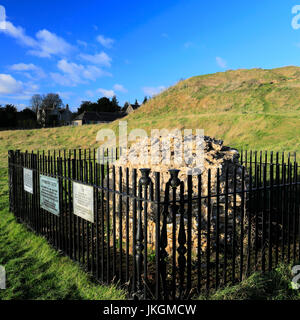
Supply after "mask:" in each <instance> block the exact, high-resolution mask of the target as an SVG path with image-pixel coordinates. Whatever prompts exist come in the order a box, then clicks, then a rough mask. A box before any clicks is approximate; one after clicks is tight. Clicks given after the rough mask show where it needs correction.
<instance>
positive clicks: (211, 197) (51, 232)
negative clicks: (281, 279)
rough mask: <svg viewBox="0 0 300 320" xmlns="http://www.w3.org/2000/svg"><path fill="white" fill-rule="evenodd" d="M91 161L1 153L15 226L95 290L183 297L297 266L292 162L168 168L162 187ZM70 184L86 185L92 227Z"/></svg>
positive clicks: (155, 177) (298, 186)
mask: <svg viewBox="0 0 300 320" xmlns="http://www.w3.org/2000/svg"><path fill="white" fill-rule="evenodd" d="M111 154H112V152H111ZM115 154H116V155H117V156H118V155H119V154H120V152H119V151H118V150H117V151H115ZM96 159H97V152H96V150H72V151H68V152H67V151H51V152H50V151H49V152H47V153H45V152H37V153H34V152H31V153H28V152H24V153H23V152H20V151H18V150H17V151H9V162H8V165H9V186H10V189H9V190H10V192H9V199H10V210H11V211H12V212H13V213H14V215H15V216H16V218H17V219H18V221H20V222H22V223H24V224H26V225H27V226H28V227H30V228H31V229H32V230H33V231H35V232H36V233H37V234H40V235H43V236H45V237H46V238H47V240H48V241H49V242H50V243H51V244H52V245H53V246H54V247H55V248H57V249H58V250H60V251H61V252H63V253H64V254H66V255H68V256H69V257H70V258H71V259H73V260H75V261H78V262H79V263H80V264H81V265H82V266H83V267H84V268H85V270H86V271H88V272H90V273H91V274H92V275H93V276H94V277H95V278H96V279H97V280H99V281H100V282H101V283H112V282H113V283H118V284H119V285H120V286H121V287H122V288H126V289H127V290H128V292H129V296H130V297H132V298H138V299H190V298H193V297H196V296H197V295H198V294H200V293H202V292H209V291H211V290H214V289H217V288H220V287H222V286H224V285H226V284H230V283H236V282H238V281H241V280H242V279H243V278H244V277H247V276H249V275H250V274H251V273H252V272H254V271H257V270H260V271H262V272H264V271H267V270H272V269H273V268H274V267H275V266H276V265H277V264H278V263H279V262H280V261H285V262H288V263H290V262H293V263H296V262H297V261H300V248H299V243H300V242H299V240H300V218H299V214H300V211H299V208H300V205H299V202H300V201H299V200H300V182H299V179H298V178H299V170H298V164H297V162H296V155H294V156H293V157H287V158H286V159H285V157H284V155H283V156H281V157H279V156H278V155H277V154H275V156H274V155H273V154H269V155H268V154H265V155H264V157H263V155H262V154H261V153H255V152H253V153H252V152H249V153H248V154H247V153H245V152H242V153H241V158H240V163H239V164H236V165H233V166H232V165H231V166H230V165H228V166H224V167H222V168H218V169H217V170H216V173H215V174H214V175H213V174H212V171H211V170H210V169H208V170H207V172H206V174H205V175H204V174H202V175H198V176H196V177H195V176H191V175H188V176H187V177H186V178H185V179H183V178H182V179H179V178H178V174H179V171H178V170H174V169H173V170H169V174H170V175H169V180H168V181H167V182H166V183H161V175H162V173H161V172H155V173H154V174H152V173H150V169H147V168H145V169H139V170H137V169H132V170H129V168H122V167H115V166H114V165H110V164H109V161H107V163H106V164H99V163H98V162H97V160H96ZM286 160H287V162H285V161H286ZM24 168H27V169H30V170H31V172H32V182H30V183H29V184H32V190H29V191H28V190H27V191H25V190H24ZM40 175H43V176H48V177H53V178H55V179H57V180H56V181H57V182H58V197H57V199H56V200H53V201H54V202H55V201H57V203H58V205H57V208H55V205H54V207H53V208H52V210H58V211H59V214H58V215H57V214H53V213H51V206H53V204H51V203H48V206H49V208H50V209H49V208H48V209H47V208H46V209H45V204H44V205H41V198H40V193H41V186H40ZM26 179H27V178H26ZM74 183H80V185H85V186H90V187H92V194H93V195H92V204H93V208H92V209H93V210H92V211H93V219H92V220H89V219H83V218H82V217H81V216H79V215H75V214H74V203H73V202H74V198H73V197H74V195H73V192H74ZM25 184H26V183H25ZM48 196H49V195H48ZM51 197H53V198H55V196H54V195H51V194H50V198H51ZM50 200H51V199H50ZM43 201H44V200H43Z"/></svg>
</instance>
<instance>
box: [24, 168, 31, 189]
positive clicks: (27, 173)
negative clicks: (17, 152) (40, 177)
mask: <svg viewBox="0 0 300 320" xmlns="http://www.w3.org/2000/svg"><path fill="white" fill-rule="evenodd" d="M23 178H24V179H23V180H24V190H25V191H27V192H29V193H31V194H33V172H32V170H30V169H27V168H23Z"/></svg>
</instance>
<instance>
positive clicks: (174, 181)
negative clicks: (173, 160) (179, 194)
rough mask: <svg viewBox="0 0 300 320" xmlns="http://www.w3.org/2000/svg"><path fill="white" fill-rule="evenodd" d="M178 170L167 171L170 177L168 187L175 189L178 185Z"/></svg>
mask: <svg viewBox="0 0 300 320" xmlns="http://www.w3.org/2000/svg"><path fill="white" fill-rule="evenodd" d="M179 171H180V170H178V169H169V173H170V175H171V177H170V185H171V187H172V188H177V187H178V186H179V185H180V180H179V178H178V174H179Z"/></svg>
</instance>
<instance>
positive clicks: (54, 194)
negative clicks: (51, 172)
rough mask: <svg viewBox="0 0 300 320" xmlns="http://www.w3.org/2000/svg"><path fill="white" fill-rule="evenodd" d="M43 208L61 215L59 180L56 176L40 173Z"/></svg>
mask: <svg viewBox="0 0 300 320" xmlns="http://www.w3.org/2000/svg"><path fill="white" fill-rule="evenodd" d="M40 203H41V208H43V209H45V210H47V211H49V212H51V213H53V214H55V215H57V216H59V182H58V179H56V178H51V177H47V176H44V175H42V174H41V175H40Z"/></svg>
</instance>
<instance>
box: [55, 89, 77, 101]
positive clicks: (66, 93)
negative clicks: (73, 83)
mask: <svg viewBox="0 0 300 320" xmlns="http://www.w3.org/2000/svg"><path fill="white" fill-rule="evenodd" d="M57 93H58V94H59V95H60V96H61V97H62V98H63V99H70V98H71V97H72V96H74V92H71V91H63V92H61V91H58V92H57Z"/></svg>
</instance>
